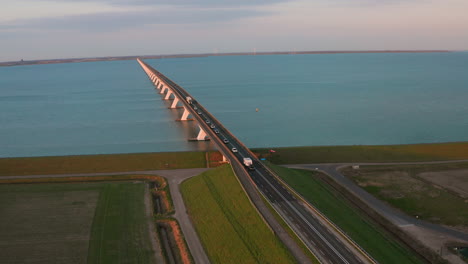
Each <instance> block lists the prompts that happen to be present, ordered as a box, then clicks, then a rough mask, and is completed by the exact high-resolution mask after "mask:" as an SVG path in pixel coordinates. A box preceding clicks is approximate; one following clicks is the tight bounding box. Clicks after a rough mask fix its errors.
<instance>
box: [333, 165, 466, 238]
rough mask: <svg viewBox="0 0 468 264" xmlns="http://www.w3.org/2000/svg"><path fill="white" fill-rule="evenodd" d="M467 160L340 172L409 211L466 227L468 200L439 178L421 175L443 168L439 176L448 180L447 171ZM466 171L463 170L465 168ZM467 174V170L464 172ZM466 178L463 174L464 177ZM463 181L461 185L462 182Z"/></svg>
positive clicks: (464, 166)
mask: <svg viewBox="0 0 468 264" xmlns="http://www.w3.org/2000/svg"><path fill="white" fill-rule="evenodd" d="M467 168H468V163H453V164H434V165H429V164H426V165H398V166H390V165H387V166H361V167H360V169H359V170H352V169H345V170H343V171H342V172H343V173H344V174H345V175H346V176H348V177H350V178H351V179H352V180H354V181H355V182H356V183H357V184H358V185H360V186H361V187H362V188H364V189H365V190H366V191H368V192H369V193H371V194H373V195H374V196H376V197H377V198H379V199H381V200H384V201H386V202H388V203H389V204H391V205H392V206H394V207H396V208H399V209H401V210H402V211H404V212H406V213H407V214H409V215H412V216H417V217H418V218H420V219H424V220H428V221H430V222H433V223H436V224H445V225H450V226H455V227H460V228H464V229H465V230H466V229H467V228H468V203H467V202H466V197H463V196H460V195H459V194H457V193H456V192H454V191H451V190H450V189H446V188H444V187H445V186H442V185H440V184H443V182H439V183H438V184H435V183H434V182H430V181H428V180H427V179H425V178H423V177H422V176H423V173H427V172H429V173H432V174H434V173H435V172H438V171H439V172H441V171H443V172H444V175H442V177H444V178H442V179H441V178H440V175H436V176H438V178H439V179H440V180H443V181H445V182H447V183H450V182H451V181H454V180H455V179H450V173H448V172H450V171H451V172H455V173H456V172H457V170H459V169H464V170H466V169H467ZM464 173H466V172H464ZM465 175H466V174H465ZM465 179H466V178H465ZM463 184H464V185H463ZM466 186H468V183H467V182H466V180H465V182H459V183H458V187H460V188H463V189H464V190H466Z"/></svg>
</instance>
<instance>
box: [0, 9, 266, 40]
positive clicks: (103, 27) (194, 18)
mask: <svg viewBox="0 0 468 264" xmlns="http://www.w3.org/2000/svg"><path fill="white" fill-rule="evenodd" d="M266 14H267V12H262V11H257V10H246V9H212V8H211V9H200V8H198V9H182V8H172V9H168V8H166V9H164V10H157V9H153V10H146V11H135V12H106V13H95V14H81V15H69V16H60V17H49V18H36V19H23V20H17V21H14V22H12V23H9V24H5V25H3V26H2V25H0V37H1V36H2V31H3V32H5V31H9V32H11V31H12V30H14V29H22V30H25V29H31V30H40V29H42V30H46V31H47V30H68V31H84V32H95V31H97V32H108V31H118V30H122V29H126V28H138V27H144V26H146V25H167V24H194V23H218V22H225V21H232V20H236V19H241V18H245V17H252V16H264V15H266Z"/></svg>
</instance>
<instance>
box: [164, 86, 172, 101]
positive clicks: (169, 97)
mask: <svg viewBox="0 0 468 264" xmlns="http://www.w3.org/2000/svg"><path fill="white" fill-rule="evenodd" d="M173 94H174V93H173V92H172V90H171V89H169V91H168V92H167V94H166V96H165V97H164V100H170V99H171V95H173Z"/></svg>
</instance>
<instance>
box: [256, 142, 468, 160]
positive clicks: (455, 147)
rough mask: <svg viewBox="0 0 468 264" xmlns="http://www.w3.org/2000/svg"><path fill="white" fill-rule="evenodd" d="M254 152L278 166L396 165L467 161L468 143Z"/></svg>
mask: <svg viewBox="0 0 468 264" xmlns="http://www.w3.org/2000/svg"><path fill="white" fill-rule="evenodd" d="M269 150H270V149H254V150H253V151H254V152H256V153H259V154H261V155H262V157H266V158H267V159H268V160H269V161H271V162H273V163H275V164H301V163H302V164H305V163H328V162H330V163H333V162H397V161H433V160H458V159H468V142H454V143H441V144H415V145H387V146H323V147H288V148H275V149H274V150H275V151H276V152H275V153H269Z"/></svg>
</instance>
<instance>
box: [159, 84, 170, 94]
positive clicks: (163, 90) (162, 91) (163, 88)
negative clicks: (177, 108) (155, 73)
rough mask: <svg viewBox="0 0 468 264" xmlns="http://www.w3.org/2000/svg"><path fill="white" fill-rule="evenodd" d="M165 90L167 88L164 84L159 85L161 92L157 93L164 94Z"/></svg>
mask: <svg viewBox="0 0 468 264" xmlns="http://www.w3.org/2000/svg"><path fill="white" fill-rule="evenodd" d="M166 89H169V87H167V86H165V85H164V84H161V91H159V93H160V94H164V93H165V91H166Z"/></svg>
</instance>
